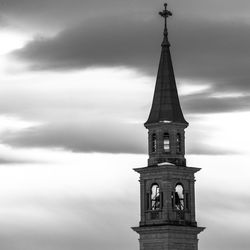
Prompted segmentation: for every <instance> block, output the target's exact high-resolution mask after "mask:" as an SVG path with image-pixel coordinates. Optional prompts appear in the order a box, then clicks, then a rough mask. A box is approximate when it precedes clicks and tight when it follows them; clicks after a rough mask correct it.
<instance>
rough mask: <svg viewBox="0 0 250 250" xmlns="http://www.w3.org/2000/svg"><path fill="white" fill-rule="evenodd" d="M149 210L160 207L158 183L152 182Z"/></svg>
mask: <svg viewBox="0 0 250 250" xmlns="http://www.w3.org/2000/svg"><path fill="white" fill-rule="evenodd" d="M150 198H151V210H159V209H161V196H160V188H159V185H158V184H153V185H152V187H151V197H150Z"/></svg>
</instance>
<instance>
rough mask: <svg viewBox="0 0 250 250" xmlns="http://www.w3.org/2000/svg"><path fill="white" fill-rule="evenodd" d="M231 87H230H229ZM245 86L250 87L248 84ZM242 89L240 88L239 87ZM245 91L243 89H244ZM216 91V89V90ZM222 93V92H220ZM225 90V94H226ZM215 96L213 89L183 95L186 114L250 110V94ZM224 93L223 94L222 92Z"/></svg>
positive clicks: (182, 101) (182, 99)
mask: <svg viewBox="0 0 250 250" xmlns="http://www.w3.org/2000/svg"><path fill="white" fill-rule="evenodd" d="M229 88H230V87H229ZM245 88H248V86H247V85H246V86H245ZM239 89H240V88H239ZM242 91H243V89H242ZM214 93H216V91H214ZM218 93H221V92H218ZM226 93H227V92H225V93H224V94H226ZM228 94H229V96H228V97H227V96H226V95H225V96H221V97H220V96H218V97H217V96H213V93H212V91H209V92H206V91H205V92H203V93H200V94H193V95H186V96H182V98H181V103H182V107H183V110H184V113H186V114H209V113H223V112H237V111H249V110H250V104H249V103H250V95H249V93H246V95H244V94H243V95H242V96H241V95H240V96H237V95H236V96H233V92H232V96H230V93H228ZM222 95H223V94H222Z"/></svg>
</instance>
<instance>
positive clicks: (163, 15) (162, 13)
mask: <svg viewBox="0 0 250 250" xmlns="http://www.w3.org/2000/svg"><path fill="white" fill-rule="evenodd" d="M167 6H168V4H167V3H164V10H163V11H161V12H159V15H160V16H162V17H164V19H165V30H166V29H167V18H168V17H169V16H172V15H173V14H172V12H170V11H169V10H167Z"/></svg>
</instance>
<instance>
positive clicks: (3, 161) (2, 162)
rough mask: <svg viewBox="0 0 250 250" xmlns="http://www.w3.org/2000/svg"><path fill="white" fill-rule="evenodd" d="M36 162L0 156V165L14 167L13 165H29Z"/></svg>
mask: <svg viewBox="0 0 250 250" xmlns="http://www.w3.org/2000/svg"><path fill="white" fill-rule="evenodd" d="M35 162H36V161H32V160H29V159H27V160H25V159H17V158H13V157H10V156H8V157H4V156H0V165H6V164H7V165H12V164H29V163H33V164H34V163H35Z"/></svg>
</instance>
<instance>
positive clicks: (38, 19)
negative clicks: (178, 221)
mask: <svg viewBox="0 0 250 250" xmlns="http://www.w3.org/2000/svg"><path fill="white" fill-rule="evenodd" d="M168 4H169V9H170V10H171V11H172V12H173V17H171V18H170V19H169V21H168V26H169V40H170V43H171V54H172V59H173V64H174V70H175V76H176V81H177V85H178V91H179V95H180V102H181V106H182V109H183V112H184V115H185V118H186V120H187V121H188V122H189V127H188V128H187V129H186V159H187V164H188V166H193V167H199V168H202V170H201V171H200V172H198V173H197V174H196V216H197V221H198V225H199V226H204V227H206V230H205V231H204V232H202V233H201V234H200V235H199V239H200V240H199V249H202V250H235V249H237V250H248V249H249V245H250V239H249V231H250V212H249V206H250V193H249V190H250V182H249V177H250V170H249V164H250V158H249V156H250V148H249V146H248V139H249V138H250V132H249V127H250V118H249V117H250V74H249V65H250V50H249V44H250V14H249V13H250V11H249V10H250V2H249V1H246V0H238V1H232V0H216V1H215V0H210V1H205V0H189V1H186V0H175V1H174V0H169V1H168ZM162 8H163V1H160V0H155V1H149V0H133V1H132V0H127V1H121V0H91V1H90V0H70V1H69V0H43V1H41V0H0V40H1V43H0V44H1V46H0V164H1V165H0V248H1V250H41V249H42V250H59V249H60V250H69V249H70V250H80V249H81V250H83V249H84V250H99V249H100V248H101V249H103V250H117V249H119V250H136V249H139V244H138V235H137V234H136V233H135V232H133V231H132V230H131V228H130V227H132V226H137V225H138V223H139V183H138V178H139V176H138V175H137V173H135V172H134V171H133V170H132V169H133V168H137V167H144V166H146V164H147V158H148V156H147V131H146V129H145V128H144V126H143V123H144V122H145V121H146V120H147V117H148V114H149V110H150V105H151V102H152V96H153V91H154V84H155V78H156V73H157V67H158V62H159V56H160V44H161V41H162V32H163V20H162V19H161V18H160V17H159V15H158V12H159V11H161V10H162Z"/></svg>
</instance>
